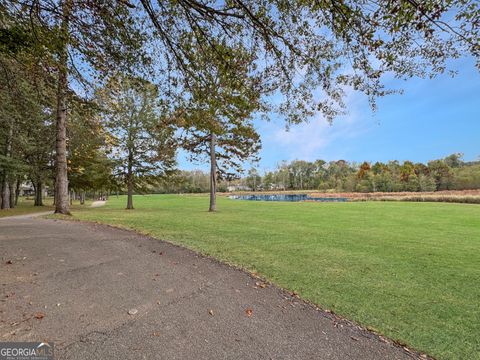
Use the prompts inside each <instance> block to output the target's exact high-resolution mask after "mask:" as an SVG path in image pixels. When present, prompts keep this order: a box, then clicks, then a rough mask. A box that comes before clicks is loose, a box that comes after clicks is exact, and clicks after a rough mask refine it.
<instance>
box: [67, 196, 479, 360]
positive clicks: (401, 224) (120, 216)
mask: <svg viewBox="0 0 480 360" xmlns="http://www.w3.org/2000/svg"><path fill="white" fill-rule="evenodd" d="M125 203H126V199H125V198H124V197H120V198H118V199H117V198H114V197H112V198H111V199H110V200H109V202H108V204H107V206H105V207H103V208H97V209H85V210H82V211H77V212H75V213H74V215H75V217H76V218H79V219H83V220H94V221H99V222H104V223H110V224H117V225H121V226H123V227H128V228H131V229H137V230H140V231H142V232H144V233H148V234H151V235H153V236H155V237H158V238H160V239H165V240H168V241H171V242H173V243H176V244H181V245H184V246H186V247H188V248H191V249H194V250H197V251H199V252H201V253H204V254H208V255H211V256H214V257H216V258H218V259H221V260H224V261H226V262H228V263H231V264H236V265H240V266H242V267H245V268H247V269H248V270H250V271H255V272H257V273H259V274H260V275H262V276H264V277H266V278H267V279H269V280H270V281H272V282H273V283H275V284H277V285H279V286H282V287H284V288H287V289H290V290H292V291H296V292H298V294H299V295H300V296H301V297H302V298H304V299H308V300H310V301H312V302H314V303H316V304H318V305H319V306H321V307H323V308H325V309H331V310H333V311H335V312H336V313H338V314H340V315H342V316H344V317H346V318H348V319H351V320H354V321H356V322H357V323H359V324H362V325H364V326H368V327H371V328H373V329H375V330H377V331H378V332H380V333H382V334H385V335H386V336H388V337H390V338H392V339H395V340H400V341H401V342H404V343H406V344H408V345H409V346H411V347H414V348H416V349H418V350H421V351H424V352H426V353H428V354H430V355H432V356H434V357H438V358H440V359H475V358H477V359H478V358H480V355H479V354H480V206H479V205H468V204H446V203H411V202H408V203H407V202H353V203H286V202H249V201H239V200H230V199H227V198H219V201H218V209H219V211H218V212H217V213H208V212H207V211H206V210H207V208H208V198H207V197H206V196H175V195H152V196H136V197H135V198H134V205H135V207H136V209H135V210H133V211H127V210H124V207H125Z"/></svg>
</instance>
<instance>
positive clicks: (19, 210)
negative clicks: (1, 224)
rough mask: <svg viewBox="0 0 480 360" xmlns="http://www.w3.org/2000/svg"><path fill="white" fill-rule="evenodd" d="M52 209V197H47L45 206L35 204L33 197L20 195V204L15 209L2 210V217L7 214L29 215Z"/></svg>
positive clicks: (0, 214) (0, 213) (0, 216)
mask: <svg viewBox="0 0 480 360" xmlns="http://www.w3.org/2000/svg"><path fill="white" fill-rule="evenodd" d="M50 210H53V206H52V199H46V200H45V206H33V199H31V198H28V199H27V198H24V197H20V198H19V199H18V205H17V206H16V207H14V208H13V209H2V210H0V218H2V217H7V216H16V215H27V214H32V213H36V212H44V211H50Z"/></svg>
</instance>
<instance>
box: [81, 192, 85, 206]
mask: <svg viewBox="0 0 480 360" xmlns="http://www.w3.org/2000/svg"><path fill="white" fill-rule="evenodd" d="M84 204H85V190H83V191H82V192H81V193H80V205H84Z"/></svg>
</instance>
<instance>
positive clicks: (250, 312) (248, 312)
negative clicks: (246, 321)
mask: <svg viewBox="0 0 480 360" xmlns="http://www.w3.org/2000/svg"><path fill="white" fill-rule="evenodd" d="M245 314H247V316H248V317H251V316H252V315H253V310H252V309H250V308H248V309H247V310H245Z"/></svg>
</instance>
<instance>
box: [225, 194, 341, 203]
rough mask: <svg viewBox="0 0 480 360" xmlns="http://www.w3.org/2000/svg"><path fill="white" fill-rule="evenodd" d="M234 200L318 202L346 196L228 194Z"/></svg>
mask: <svg viewBox="0 0 480 360" xmlns="http://www.w3.org/2000/svg"><path fill="white" fill-rule="evenodd" d="M229 198H230V199H234V200H252V201H319V202H343V201H347V198H340V197H311V196H308V195H307V194H258V195H257V194H249V195H230V196H229Z"/></svg>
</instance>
